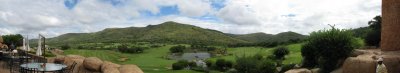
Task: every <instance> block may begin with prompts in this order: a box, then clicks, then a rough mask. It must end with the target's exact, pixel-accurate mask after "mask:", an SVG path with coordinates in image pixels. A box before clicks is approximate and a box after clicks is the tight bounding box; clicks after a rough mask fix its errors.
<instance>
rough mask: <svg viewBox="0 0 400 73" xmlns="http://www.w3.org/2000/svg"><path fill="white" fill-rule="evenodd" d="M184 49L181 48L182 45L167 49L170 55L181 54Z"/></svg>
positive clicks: (183, 47)
mask: <svg viewBox="0 0 400 73" xmlns="http://www.w3.org/2000/svg"><path fill="white" fill-rule="evenodd" d="M185 49H186V47H185V46H182V45H178V46H173V47H171V48H170V49H169V51H170V52H171V53H183V50H185Z"/></svg>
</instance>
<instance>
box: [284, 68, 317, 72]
mask: <svg viewBox="0 0 400 73" xmlns="http://www.w3.org/2000/svg"><path fill="white" fill-rule="evenodd" d="M285 73H312V72H311V71H310V70H308V69H306V68H301V69H291V70H288V71H286V72H285Z"/></svg>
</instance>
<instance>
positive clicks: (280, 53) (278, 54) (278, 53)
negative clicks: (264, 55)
mask: <svg viewBox="0 0 400 73" xmlns="http://www.w3.org/2000/svg"><path fill="white" fill-rule="evenodd" d="M287 54H289V50H288V48H287V47H278V48H276V49H275V50H274V55H275V58H277V59H280V60H282V59H283V58H284V57H285V55H287Z"/></svg>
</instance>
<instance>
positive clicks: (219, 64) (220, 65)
mask: <svg viewBox="0 0 400 73" xmlns="http://www.w3.org/2000/svg"><path fill="white" fill-rule="evenodd" d="M215 66H217V68H218V70H221V71H223V70H224V67H225V59H217V61H216V62H215Z"/></svg>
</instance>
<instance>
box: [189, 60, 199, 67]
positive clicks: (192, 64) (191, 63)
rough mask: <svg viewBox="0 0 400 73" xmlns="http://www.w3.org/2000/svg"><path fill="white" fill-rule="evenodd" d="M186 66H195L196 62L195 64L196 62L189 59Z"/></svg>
mask: <svg viewBox="0 0 400 73" xmlns="http://www.w3.org/2000/svg"><path fill="white" fill-rule="evenodd" d="M188 66H189V67H191V68H193V67H197V64H196V62H193V61H191V62H189V63H188Z"/></svg>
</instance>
